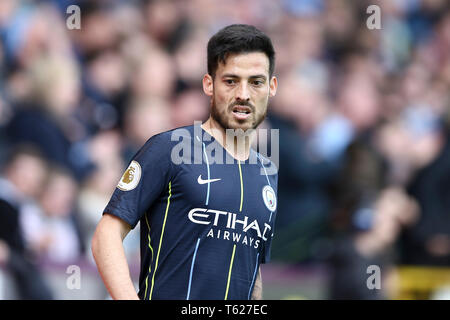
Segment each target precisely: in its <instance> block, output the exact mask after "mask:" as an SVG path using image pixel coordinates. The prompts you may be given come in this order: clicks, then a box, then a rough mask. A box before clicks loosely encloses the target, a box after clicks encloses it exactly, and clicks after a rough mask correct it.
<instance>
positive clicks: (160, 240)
mask: <svg viewBox="0 0 450 320" xmlns="http://www.w3.org/2000/svg"><path fill="white" fill-rule="evenodd" d="M171 196H172V181H170V182H169V196H168V197H167V206H166V213H165V214H164V222H163V226H162V230H161V237H160V239H159V246H158V253H157V255H156V263H155V270H154V271H153V277H152V287H151V289H150V297H149V300H151V299H152V294H153V286H154V284H155V274H156V269H158V261H159V253H160V252H161V243H162V240H163V236H164V229H165V228H166V220H167V213H168V212H169V206H170V197H171Z"/></svg>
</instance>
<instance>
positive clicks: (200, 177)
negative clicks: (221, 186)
mask: <svg viewBox="0 0 450 320" xmlns="http://www.w3.org/2000/svg"><path fill="white" fill-rule="evenodd" d="M219 180H222V179H220V178H219V179H206V180H203V179H202V175H199V176H198V179H197V182H198V184H205V183H211V182H216V181H219Z"/></svg>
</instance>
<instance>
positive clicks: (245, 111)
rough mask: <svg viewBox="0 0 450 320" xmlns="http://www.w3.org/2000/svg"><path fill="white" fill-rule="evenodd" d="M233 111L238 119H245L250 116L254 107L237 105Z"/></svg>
mask: <svg viewBox="0 0 450 320" xmlns="http://www.w3.org/2000/svg"><path fill="white" fill-rule="evenodd" d="M231 111H232V112H233V115H234V117H235V118H236V119H238V120H245V119H247V118H248V117H250V114H251V113H252V109H251V108H250V107H249V106H243V105H235V106H234V107H233V109H232V110H231Z"/></svg>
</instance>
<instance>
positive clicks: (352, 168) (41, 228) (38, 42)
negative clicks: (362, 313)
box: [0, 0, 450, 299]
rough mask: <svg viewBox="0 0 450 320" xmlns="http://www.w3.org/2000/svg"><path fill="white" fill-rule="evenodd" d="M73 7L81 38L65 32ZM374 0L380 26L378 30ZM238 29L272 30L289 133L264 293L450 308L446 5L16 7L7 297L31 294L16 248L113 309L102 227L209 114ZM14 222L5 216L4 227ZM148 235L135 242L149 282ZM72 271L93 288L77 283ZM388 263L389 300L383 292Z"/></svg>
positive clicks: (117, 1)
mask: <svg viewBox="0 0 450 320" xmlns="http://www.w3.org/2000/svg"><path fill="white" fill-rule="evenodd" d="M71 4H76V5H78V6H79V7H80V9H81V29H80V30H68V28H67V27H66V19H67V18H68V17H69V16H70V15H69V14H67V13H66V9H67V7H68V6H69V5H71ZM371 4H376V5H378V6H379V7H380V8H381V29H373V30H371V29H369V28H368V27H367V19H368V18H369V16H370V14H368V13H367V12H366V9H367V7H368V6H369V5H371ZM231 23H248V24H253V25H255V26H257V27H259V28H261V29H262V30H263V31H265V32H266V33H267V34H268V35H269V36H270V37H271V38H272V40H273V43H274V46H275V49H276V52H277V57H276V58H277V61H276V68H275V74H276V76H277V77H278V80H279V91H278V93H277V96H276V97H275V98H274V99H272V100H271V102H270V111H269V115H268V118H267V121H265V122H264V123H263V127H264V128H277V129H279V130H280V146H279V151H280V171H279V190H278V192H279V193H278V194H279V199H278V203H279V209H278V215H277V226H276V229H275V238H274V243H273V248H272V262H271V263H270V264H268V265H265V266H264V267H263V270H262V278H263V282H264V298H266V299H335V298H351V299H380V298H386V299H398V298H401V299H441V298H445V299H448V298H449V296H450V293H449V290H450V289H449V286H450V276H449V266H450V201H449V199H450V194H449V193H450V144H449V138H450V136H449V125H450V122H449V120H450V118H449V115H450V113H449V108H450V100H449V97H450V96H449V94H450V90H449V89H450V10H449V5H448V3H447V1H445V0H383V1H381V0H380V1H376V0H372V1H350V0H329V1H326V0H303V1H295V0H245V1H243V0H239V1H238V0H229V1H219V0H214V1H213V0H168V1H157V0H155V1H144V0H142V1H139V0H134V1H125V0H122V1H121V0H110V1H109V0H103V1H102V0H90V1H65V0H54V1H51V0H48V1H31V0H30V1H25V0H22V1H17V0H2V1H0V36H1V41H0V66H1V70H0V71H1V73H0V160H1V165H2V168H3V171H2V179H1V183H2V184H1V186H2V190H0V199H2V201H6V202H8V201H9V202H10V203H11V199H10V198H8V194H6V193H7V192H5V190H9V189H7V188H3V186H5V185H8V186H9V187H11V184H12V185H14V188H15V189H17V190H19V191H18V193H19V194H20V195H21V196H20V197H19V200H20V201H16V202H14V203H13V204H14V205H13V207H14V208H15V209H16V213H17V214H18V217H19V218H18V221H19V225H20V228H18V229H17V230H13V231H14V232H16V236H17V237H20V238H21V239H23V246H24V247H25V248H16V247H15V246H14V243H9V242H8V241H6V239H2V238H1V234H0V266H1V267H0V299H20V298H23V295H21V290H20V286H21V285H23V283H22V282H21V281H20V279H22V280H23V279H24V278H23V274H22V275H21V274H20V272H19V271H20V270H21V265H20V264H17V261H16V263H15V264H13V263H11V259H12V258H11V257H13V256H15V255H19V256H20V257H22V258H24V259H25V260H23V261H27V263H31V264H32V265H33V266H34V267H35V271H33V272H31V271H28V273H32V274H31V275H28V276H27V277H25V279H31V280H29V281H31V282H33V281H35V280H36V279H41V280H42V281H43V283H44V284H45V285H46V286H47V287H48V288H49V289H50V291H51V292H52V296H53V298H55V299H107V298H108V295H107V292H106V291H105V289H104V286H103V284H102V282H101V280H100V277H99V275H98V273H97V271H96V268H95V265H94V263H93V259H92V255H91V252H90V240H91V237H92V234H93V231H94V228H95V225H96V223H97V222H98V221H99V219H100V217H101V213H102V210H103V208H104V207H105V205H106V203H107V201H108V199H109V197H110V195H111V193H112V191H113V190H114V188H115V186H116V184H117V182H118V180H119V178H120V176H121V174H122V172H123V170H124V167H125V166H126V164H127V162H128V161H129V160H130V157H131V156H132V155H133V154H134V152H135V151H136V150H137V149H138V148H139V147H140V146H141V145H142V144H143V143H144V142H145V141H146V140H147V139H148V138H149V137H150V136H152V135H153V134H155V133H157V132H160V131H163V130H168V129H171V128H174V127H177V126H183V125H190V124H193V122H194V120H197V121H198V120H205V119H206V117H207V115H208V100H207V99H206V97H205V96H204V95H203V93H202V90H201V78H202V76H203V74H204V73H205V71H206V50H205V47H206V43H207V41H208V39H209V37H210V36H211V35H212V34H213V33H214V32H216V31H218V30H219V29H220V28H221V27H223V26H225V25H228V24H231ZM12 151H14V152H16V154H19V155H21V154H22V155H23V157H20V156H18V157H15V158H11V157H10V156H9V154H10V153H11V152H12ZM36 152H38V153H40V154H41V156H42V157H43V159H44V162H42V161H40V160H39V157H38V155H37V154H36ZM27 155H28V156H27ZM17 190H16V191H17ZM16 200H17V199H16ZM8 218H9V216H8V215H7V212H6V211H3V210H0V225H2V224H3V225H6V224H5V223H6V222H5V221H7V220H8ZM0 230H1V228H0ZM8 231H11V230H8ZM138 232H139V231H138V228H137V229H135V231H133V232H132V233H131V234H130V235H129V236H128V238H127V239H126V240H125V246H126V252H127V258H128V260H129V263H130V265H131V272H132V276H133V279H134V280H135V281H136V280H137V277H138V269H139V268H138V265H139V237H138ZM18 261H22V260H20V259H19V260H18ZM71 265H72V266H73V265H75V266H78V267H79V268H80V269H79V270H80V271H81V287H80V289H73V290H71V289H70V288H69V287H70V285H69V287H68V279H69V277H70V276H71V275H72V274H71V273H70V272H71V271H70V269H69V270H68V267H69V266H71ZM371 265H372V266H373V265H376V266H379V267H380V271H381V284H380V286H381V289H372V290H370V289H369V288H368V287H367V280H368V279H369V277H370V276H371V273H370V272H369V273H368V269H367V268H368V266H371ZM18 270H19V271H18ZM30 270H31V269H30ZM20 277H22V278H20ZM18 279H19V280H18ZM27 281H28V280H27ZM369 282H370V281H369Z"/></svg>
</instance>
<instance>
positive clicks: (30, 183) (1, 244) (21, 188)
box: [0, 145, 53, 300]
mask: <svg viewBox="0 0 450 320" xmlns="http://www.w3.org/2000/svg"><path fill="white" fill-rule="evenodd" d="M2 169H3V170H2V175H1V176H0V269H1V267H2V266H3V265H4V266H5V267H6V269H7V270H8V271H9V272H10V274H11V276H12V278H13V279H14V283H15V285H16V289H17V294H18V298H20V299H46V300H47V299H52V298H53V293H52V292H51V290H50V287H49V286H48V284H47V283H46V281H45V279H44V277H43V276H42V275H41V272H40V270H39V268H38V267H37V266H36V265H35V263H34V261H33V258H34V257H33V255H32V252H31V250H30V248H29V247H27V243H26V239H25V236H24V232H23V223H21V221H23V215H24V212H25V211H26V210H27V209H30V208H35V207H36V206H37V204H36V197H37V196H38V194H39V193H40V190H41V189H42V186H43V185H45V180H46V177H47V172H48V168H47V162H46V160H45V159H44V158H43V157H42V155H41V153H40V152H39V151H38V150H36V149H35V148H34V147H32V146H29V145H19V146H16V147H14V148H13V149H12V150H10V153H9V155H8V158H7V159H6V162H5V164H4V167H3V168H2ZM0 271H1V270H0ZM8 293H9V292H8Z"/></svg>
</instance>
